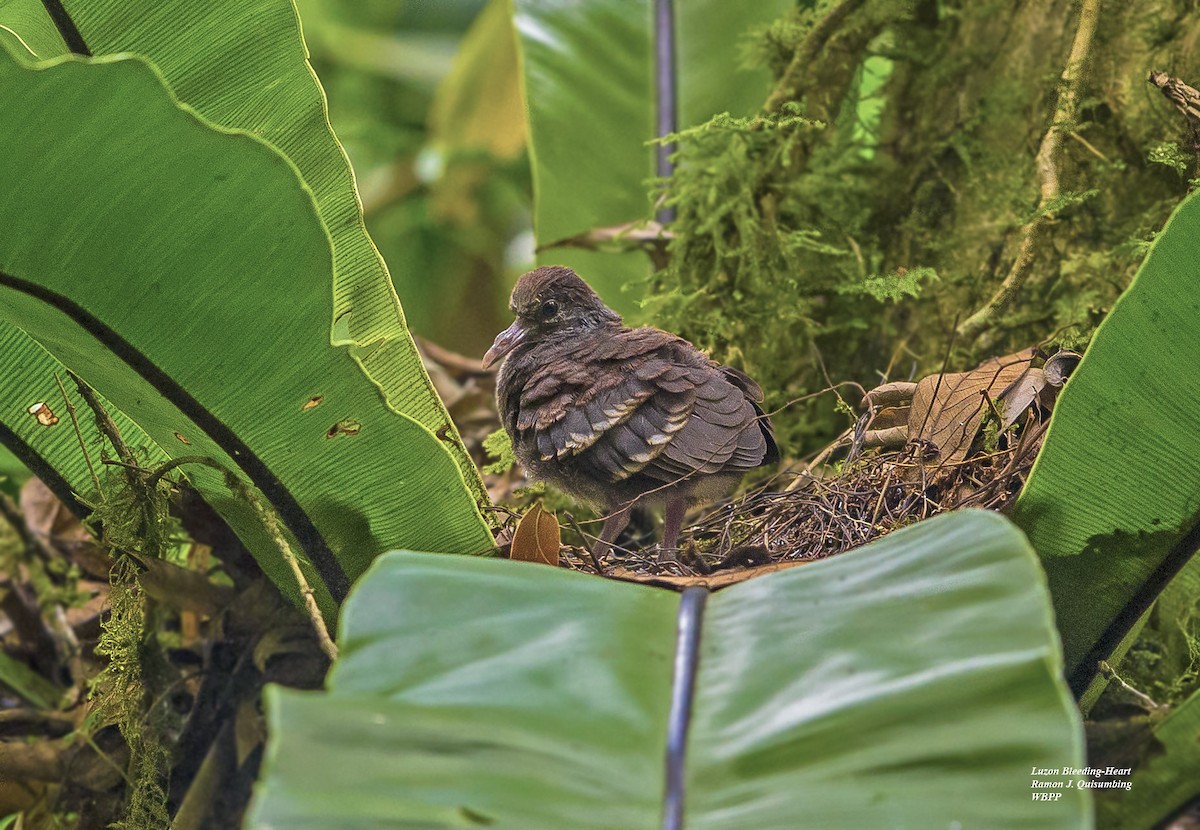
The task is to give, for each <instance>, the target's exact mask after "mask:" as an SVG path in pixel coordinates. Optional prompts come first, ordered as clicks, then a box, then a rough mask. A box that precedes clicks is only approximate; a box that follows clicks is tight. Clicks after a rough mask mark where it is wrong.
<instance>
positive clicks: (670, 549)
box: [658, 499, 687, 562]
mask: <svg viewBox="0 0 1200 830" xmlns="http://www.w3.org/2000/svg"><path fill="white" fill-rule="evenodd" d="M686 511H687V502H686V501H685V500H684V499H671V500H670V501H668V502H667V516H666V521H664V522H663V538H662V544H661V545H659V550H658V561H659V562H674V561H675V544H676V542H678V541H679V529H680V528H681V527H683V514H684V513H685V512H686Z"/></svg>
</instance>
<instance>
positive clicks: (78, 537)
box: [20, 478, 112, 579]
mask: <svg viewBox="0 0 1200 830" xmlns="http://www.w3.org/2000/svg"><path fill="white" fill-rule="evenodd" d="M20 505H21V513H22V514H23V515H24V516H25V524H26V525H27V526H28V527H29V531H30V532H31V533H33V534H35V535H36V536H39V537H41V539H42V540H44V541H45V542H47V543H48V544H49V545H50V546H51V547H53V548H54V549H56V550H58V551H60V552H62V553H63V554H64V555H65V556H67V557H68V558H69V559H71V561H73V562H74V563H75V564H77V565H78V566H79V567H80V568H81V569H83V571H85V572H86V573H88V574H90V575H91V576H95V577H100V578H104V579H108V570H109V567H110V565H111V564H112V563H111V560H110V559H109V557H108V554H107V553H106V552H105V551H104V549H103V548H102V547H100V546H99V545H98V544H96V540H95V538H93V536H92V534H91V533H90V532H89V531H88V530H87V528H85V527H84V526H83V525H82V524H81V523H80V521H79V519H78V517H76V515H75V514H74V513H72V512H71V511H70V510H68V509H67V507H66V505H64V504H63V503H62V502H61V501H59V498H58V496H56V495H54V493H53V492H52V491H51V490H50V488H49V487H47V486H46V485H45V484H43V483H42V480H41V479H39V478H31V479H29V480H28V481H26V482H25V484H23V485H22V486H21V494H20Z"/></svg>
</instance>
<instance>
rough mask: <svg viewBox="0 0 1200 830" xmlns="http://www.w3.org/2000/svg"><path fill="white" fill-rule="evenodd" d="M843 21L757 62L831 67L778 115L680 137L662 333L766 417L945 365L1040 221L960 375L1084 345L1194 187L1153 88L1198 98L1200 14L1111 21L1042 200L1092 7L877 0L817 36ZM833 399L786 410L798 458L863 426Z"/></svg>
mask: <svg viewBox="0 0 1200 830" xmlns="http://www.w3.org/2000/svg"><path fill="white" fill-rule="evenodd" d="M840 5H842V4H841V3H831V2H824V3H817V4H815V8H812V9H802V10H799V11H797V12H795V13H794V14H793V15H792V16H790V17H789V18H787V19H785V20H782V21H778V22H777V23H775V24H774V25H772V26H770V27H768V28H767V29H766V30H765V31H763V32H760V33H758V35H757V41H756V43H755V46H754V47H753V48H751V49H750V50H748V51H749V52H750V53H751V55H752V57H753V59H755V60H757V61H759V62H761V63H762V64H764V65H766V66H767V67H768V68H770V69H771V70H772V72H773V73H774V74H775V76H776V77H777V78H778V77H781V76H783V75H784V74H785V73H787V72H788V67H789V64H790V63H791V61H792V57H793V55H795V54H796V53H797V52H798V51H799V52H801V53H806V52H811V53H812V54H815V56H816V57H815V59H814V60H813V61H812V63H811V64H808V65H806V66H804V67H803V71H802V72H801V73H799V74H798V75H795V76H789V77H786V78H784V79H783V81H781V83H780V87H779V88H780V89H786V90H789V91H791V92H793V93H794V94H791V95H790V96H789V97H790V98H791V99H792V100H791V101H790V102H789V103H788V104H787V105H786V106H785V107H784V108H783V109H782V111H781V112H778V113H775V114H768V115H764V116H761V117H759V118H752V119H733V118H730V117H728V116H720V117H718V118H715V119H713V120H711V121H710V122H708V123H707V124H704V125H701V126H698V127H693V128H691V129H688V130H685V131H683V132H682V133H680V134H679V135H678V136H676V137H675V138H677V140H678V142H679V150H678V154H677V161H678V169H677V171H676V173H675V175H674V177H673V178H672V179H671V180H670V181H669V182H666V183H663V184H662V187H663V188H664V189H665V192H666V195H667V200H668V202H669V203H670V204H673V205H674V206H675V207H676V208H677V212H678V219H677V221H676V222H675V223H674V224H673V225H672V227H671V230H672V231H673V233H674V234H675V238H674V240H673V241H672V243H671V249H670V250H671V254H672V258H671V262H670V265H669V266H668V267H667V268H666V269H665V270H663V271H661V272H659V273H658V274H657V275H656V276H655V277H654V279H653V290H652V291H651V292H649V295H650V297H651V299H650V300H649V301H648V302H650V303H652V304H653V305H654V311H653V315H654V316H653V319H655V320H656V321H660V322H661V324H662V325H663V326H664V327H666V328H671V329H673V330H677V331H679V332H680V333H681V334H683V335H684V336H686V337H688V338H689V339H692V340H693V341H694V342H696V343H697V344H698V345H700V346H702V347H703V348H706V349H710V350H711V352H712V354H713V356H714V357H715V358H716V359H718V360H721V361H725V362H730V363H733V364H734V365H737V366H739V367H741V368H743V369H745V370H746V371H748V372H749V373H750V374H752V375H753V376H754V377H756V378H757V379H758V380H760V382H761V383H762V385H763V387H764V389H766V390H767V393H768V408H769V409H777V408H779V407H782V406H785V405H787V404H788V402H789V401H795V400H796V399H798V398H801V397H802V396H805V395H808V394H810V393H812V392H815V391H817V390H820V389H822V388H825V387H827V386H830V385H832V384H834V383H838V382H841V381H855V382H857V383H860V384H862V385H863V386H866V387H870V386H872V385H874V384H876V383H878V382H879V380H880V379H881V377H883V376H888V377H889V378H890V379H903V378H905V377H908V376H910V375H911V374H920V373H925V372H929V371H936V370H937V369H939V368H940V366H941V363H942V361H943V359H944V358H945V355H946V353H947V349H948V347H950V346H951V342H952V340H953V339H954V334H953V333H954V330H955V328H956V325H957V324H958V323H961V322H962V320H963V319H965V318H966V317H968V316H969V315H971V314H972V313H973V312H974V311H975V310H976V309H978V308H980V307H981V306H982V305H984V304H985V303H986V302H987V301H988V300H989V298H991V296H992V295H993V294H994V293H995V292H996V290H997V289H998V288H999V286H1000V284H1001V283H1002V282H1003V280H1004V278H1005V276H1006V274H1008V272H1009V270H1010V268H1011V267H1012V265H1013V262H1014V260H1015V259H1016V258H1017V255H1018V250H1019V249H1020V247H1021V244H1022V241H1023V238H1022V234H1023V230H1024V228H1025V225H1026V223H1029V222H1030V221H1031V220H1032V219H1034V218H1036V217H1038V216H1046V217H1048V218H1049V221H1048V222H1046V223H1043V224H1042V226H1041V229H1040V230H1039V232H1037V233H1036V234H1035V236H1034V238H1033V262H1032V266H1031V270H1030V272H1029V276H1028V279H1027V280H1026V281H1025V284H1024V286H1023V287H1022V289H1021V290H1020V292H1019V293H1018V294H1017V296H1016V299H1015V301H1014V302H1013V303H1011V304H1010V305H1008V306H1007V307H1006V308H1005V309H1004V310H1003V312H1002V313H1000V314H999V315H997V316H996V318H995V319H994V320H993V321H992V322H991V324H990V325H989V327H988V328H987V329H986V330H985V331H984V332H983V334H982V335H981V336H980V337H979V338H978V340H976V341H974V342H962V340H961V338H960V340H959V342H955V343H953V349H952V350H951V357H950V363H951V368H955V369H957V368H966V367H969V366H971V365H975V363H976V362H978V360H979V359H981V358H983V357H987V356H989V355H993V354H1005V353H1009V352H1012V351H1015V350H1017V349H1019V348H1022V347H1025V346H1029V345H1031V344H1035V343H1051V342H1054V343H1058V344H1061V345H1070V346H1073V347H1076V348H1078V347H1080V346H1082V345H1084V344H1086V342H1087V340H1088V338H1089V336H1090V332H1091V331H1092V330H1093V329H1094V327H1095V325H1096V324H1097V323H1098V322H1099V321H1100V320H1101V319H1102V318H1103V315H1104V314H1105V312H1106V311H1107V310H1108V308H1109V306H1110V305H1111V303H1112V302H1113V300H1115V298H1116V297H1117V296H1118V295H1119V294H1120V292H1121V290H1122V289H1123V288H1124V286H1125V285H1126V284H1127V283H1128V281H1129V279H1131V278H1132V275H1133V272H1134V270H1135V269H1136V267H1137V265H1138V263H1139V262H1140V261H1141V258H1142V256H1143V255H1144V253H1145V250H1146V248H1147V247H1148V244H1149V241H1150V240H1151V239H1152V238H1153V234H1154V233H1155V232H1156V231H1157V229H1158V228H1159V227H1161V225H1162V223H1163V222H1164V221H1165V219H1166V217H1167V215H1168V214H1169V212H1170V210H1171V208H1172V207H1173V206H1174V205H1175V204H1176V203H1177V202H1178V200H1179V199H1180V198H1181V197H1182V196H1183V195H1184V194H1185V193H1186V191H1187V176H1188V175H1189V174H1190V173H1191V171H1192V170H1193V167H1194V164H1195V159H1194V156H1193V155H1191V154H1190V153H1189V152H1187V151H1185V150H1183V149H1181V146H1190V143H1191V142H1190V139H1189V138H1188V127H1187V125H1186V124H1185V123H1184V122H1183V120H1182V118H1181V117H1180V116H1179V115H1178V113H1176V111H1175V110H1174V108H1173V107H1172V106H1171V105H1170V103H1169V102H1168V101H1166V99H1164V98H1163V97H1162V96H1161V95H1160V94H1159V92H1158V91H1157V90H1156V89H1155V88H1154V87H1152V86H1151V85H1149V84H1148V83H1146V74H1147V72H1148V70H1149V69H1150V68H1151V65H1152V64H1153V65H1154V66H1155V67H1158V66H1159V65H1160V64H1161V66H1163V67H1170V70H1171V71H1172V73H1174V74H1177V75H1178V76H1179V77H1181V78H1182V79H1183V80H1185V81H1191V82H1193V83H1195V82H1197V81H1200V59H1198V56H1197V55H1196V54H1195V52H1194V48H1193V46H1192V45H1191V44H1190V42H1189V41H1188V40H1187V39H1186V38H1184V36H1183V35H1182V32H1183V31H1185V30H1186V26H1183V25H1182V24H1183V23H1184V22H1185V21H1188V20H1190V21H1191V22H1192V23H1193V24H1194V23H1195V19H1194V18H1195V17H1196V14H1197V13H1196V12H1195V10H1194V9H1191V8H1190V7H1189V4H1186V3H1182V2H1168V1H1167V0H1163V2H1155V3H1151V4H1149V5H1150V6H1152V7H1153V8H1146V7H1140V8H1132V7H1131V5H1132V4H1130V5H1129V6H1126V7H1118V6H1112V5H1110V4H1102V5H1101V14H1100V18H1099V26H1098V29H1097V33H1096V36H1095V38H1094V40H1093V42H1092V44H1091V48H1090V51H1089V53H1088V59H1087V61H1086V66H1085V71H1084V73H1083V76H1082V81H1081V84H1080V86H1079V88H1078V90H1077V92H1078V100H1079V115H1078V118H1076V119H1073V120H1074V121H1075V123H1071V124H1066V125H1062V124H1060V125H1059V128H1060V129H1061V130H1062V131H1063V132H1062V142H1061V145H1060V149H1059V151H1058V154H1057V157H1056V159H1055V165H1054V169H1055V173H1056V174H1057V177H1058V191H1057V192H1058V195H1057V196H1055V197H1054V198H1052V199H1050V200H1049V201H1048V202H1046V203H1045V204H1041V205H1039V201H1040V199H1039V193H1040V192H1041V180H1040V178H1039V177H1040V176H1041V175H1042V173H1041V172H1039V169H1038V167H1037V165H1036V163H1035V156H1036V154H1037V152H1038V148H1039V144H1040V142H1041V140H1042V137H1043V136H1044V135H1045V133H1046V131H1047V129H1048V128H1050V126H1051V121H1052V120H1053V114H1054V112H1055V108H1056V100H1057V96H1058V95H1059V92H1060V85H1061V83H1062V82H1061V81H1060V76H1061V74H1062V72H1063V70H1064V67H1065V62H1066V60H1067V55H1068V53H1069V52H1070V50H1071V45H1072V41H1073V38H1074V36H1075V31H1076V27H1077V24H1078V20H1079V6H1078V4H1077V3H1074V2H1070V0H1052V2H1050V3H1049V4H1048V5H1046V4H1038V5H1037V7H1036V8H1033V7H1029V6H1027V5H1023V4H1020V3H1016V2H1014V0H985V2H979V3H965V2H936V3H935V2H901V0H874V2H870V1H869V0H868V2H864V3H863V4H861V8H857V9H856V10H855V11H853V12H852V13H851V14H850V15H848V16H847V17H846V18H845V19H844V20H841V21H840V22H839V23H838V24H837V25H835V26H834V27H833V28H832V30H828V31H821V28H822V24H821V21H823V20H825V19H826V17H827V16H829V15H830V11H831V9H834V8H836V7H837V6H840ZM834 17H836V15H834ZM1156 19H1157V20H1173V21H1175V22H1176V25H1177V28H1174V29H1172V28H1171V27H1165V28H1164V26H1162V25H1151V24H1150V21H1153V20H1156ZM826 29H828V27H826ZM813 49H815V50H816V51H815V52H812V51H811V50H813ZM769 93H770V90H766V89H764V90H763V98H764V101H765V100H767V99H768V97H769ZM846 397H847V398H852V397H854V396H851V395H846ZM832 398H833V396H831V395H825V396H820V397H817V398H814V399H809V400H805V401H804V402H801V403H795V404H792V405H790V406H788V408H787V409H786V410H785V411H783V412H780V413H779V414H777V415H775V422H776V424H777V427H778V430H779V433H780V436H781V439H782V443H783V446H784V449H785V452H786V453H787V454H790V455H794V456H803V455H806V454H810V453H812V452H814V451H815V450H816V449H818V448H819V447H820V446H821V445H823V444H824V443H825V442H826V441H828V440H829V439H830V438H831V437H832V436H833V435H836V434H837V433H838V432H840V431H841V430H843V429H844V428H845V427H846V426H847V425H848V423H849V419H848V418H847V417H846V416H844V415H839V414H837V413H836V412H835V410H834V401H833V400H832ZM851 402H852V403H857V400H852V401H851Z"/></svg>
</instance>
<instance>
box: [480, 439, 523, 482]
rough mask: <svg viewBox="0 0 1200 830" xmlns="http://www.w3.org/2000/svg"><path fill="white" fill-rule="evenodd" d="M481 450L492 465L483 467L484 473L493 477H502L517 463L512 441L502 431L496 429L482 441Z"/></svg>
mask: <svg viewBox="0 0 1200 830" xmlns="http://www.w3.org/2000/svg"><path fill="white" fill-rule="evenodd" d="M483 450H484V452H486V453H487V454H488V458H490V459H492V463H490V464H487V465H485V466H484V468H483V471H484V472H485V473H491V474H493V475H502V474H504V473H507V472H508V471H509V470H511V469H512V468H513V465H514V464H516V463H517V456H516V454H515V453H514V452H513V446H512V439H511V438H509V437H508V433H507V432H505V431H504V430H503V429H498V430H496V431H495V432H493V433H492V434H491V435H489V436H488V437H487V438H484V439H483Z"/></svg>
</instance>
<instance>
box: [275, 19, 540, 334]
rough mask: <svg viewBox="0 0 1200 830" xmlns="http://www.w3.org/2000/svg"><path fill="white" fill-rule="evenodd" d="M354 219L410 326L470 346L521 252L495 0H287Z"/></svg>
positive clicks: (515, 98) (515, 153)
mask: <svg viewBox="0 0 1200 830" xmlns="http://www.w3.org/2000/svg"><path fill="white" fill-rule="evenodd" d="M297 5H298V7H299V9H300V14H301V19H302V20H303V24H304V35H305V39H306V40H307V42H308V47H309V50H310V52H311V54H312V64H313V68H314V69H315V70H316V73H317V76H318V77H319V78H320V79H321V83H322V85H323V86H324V87H325V91H326V94H327V95H328V98H329V115H330V120H331V121H332V123H333V127H334V130H335V131H336V132H337V135H338V137H339V138H340V139H341V141H342V143H343V145H344V146H345V148H346V152H347V154H348V155H349V156H350V161H351V163H352V164H353V166H354V170H355V174H356V176H357V178H358V186H359V191H360V194H361V197H362V202H363V208H364V212H365V215H366V221H367V228H368V230H369V231H370V233H371V236H372V237H373V238H374V240H375V244H376V245H377V246H378V247H379V249H380V251H381V253H382V254H383V257H384V260H385V261H386V262H387V264H388V268H389V269H390V271H391V274H392V280H393V282H394V283H395V285H396V290H397V292H398V293H399V295H400V300H401V303H402V304H403V305H404V310H405V314H406V315H407V317H408V321H409V324H410V325H411V327H412V328H413V330H414V331H415V332H416V333H417V334H419V335H422V336H425V337H428V338H430V339H432V340H434V341H436V342H438V343H439V344H441V345H444V346H446V347H449V348H452V349H455V350H458V351H462V352H465V353H467V354H482V352H483V350H484V349H486V348H487V346H488V345H489V344H490V343H491V341H492V338H493V337H494V336H495V333H496V332H497V331H499V330H500V329H501V328H503V327H504V326H506V325H508V323H507V322H506V321H505V319H504V315H505V313H506V311H505V306H506V304H507V298H508V297H507V295H508V290H509V288H510V287H511V285H512V282H513V281H514V280H515V278H516V277H517V276H518V275H519V274H520V273H522V272H523V271H525V270H527V269H528V268H530V267H532V265H533V236H532V232H531V230H530V202H531V185H530V176H529V164H528V160H527V155H526V142H525V114H524V110H523V108H522V106H521V98H520V87H519V81H518V75H517V60H516V44H515V40H514V35H513V31H512V24H511V19H510V16H509V8H508V3H507V2H506V0H491V2H486V0H439V1H438V2H436V3H435V2H396V0H363V2H355V3H346V2H340V1H339V0H299V2H298V3H297Z"/></svg>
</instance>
